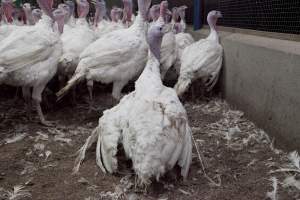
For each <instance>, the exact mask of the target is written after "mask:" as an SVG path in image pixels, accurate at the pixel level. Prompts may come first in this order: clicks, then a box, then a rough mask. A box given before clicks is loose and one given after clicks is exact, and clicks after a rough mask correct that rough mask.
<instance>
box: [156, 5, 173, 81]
mask: <svg viewBox="0 0 300 200" xmlns="http://www.w3.org/2000/svg"><path fill="white" fill-rule="evenodd" d="M155 9H158V11H157V10H156V11H155ZM152 12H153V13H152V14H151V16H152V20H153V21H154V22H155V19H157V12H159V7H158V6H153V10H152ZM171 14H172V13H169V12H168V13H167V15H166V16H165V21H167V22H168V21H169V20H168V19H167V18H168V17H169V16H171ZM172 15H173V14H172ZM166 27H167V30H168V31H167V33H166V34H165V35H164V37H163V40H162V45H161V60H160V63H161V78H162V79H164V77H165V75H166V73H167V71H168V70H169V69H170V68H171V67H172V66H173V64H174V63H175V60H176V40H175V34H174V31H173V25H172V23H168V24H167V25H166Z"/></svg>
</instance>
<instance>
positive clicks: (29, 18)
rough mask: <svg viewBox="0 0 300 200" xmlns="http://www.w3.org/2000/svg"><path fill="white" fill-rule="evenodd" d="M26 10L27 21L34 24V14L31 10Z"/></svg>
mask: <svg viewBox="0 0 300 200" xmlns="http://www.w3.org/2000/svg"><path fill="white" fill-rule="evenodd" d="M24 12H25V16H26V19H27V23H28V24H29V25H34V20H33V15H32V12H31V10H24Z"/></svg>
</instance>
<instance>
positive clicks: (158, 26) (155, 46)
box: [147, 1, 168, 60]
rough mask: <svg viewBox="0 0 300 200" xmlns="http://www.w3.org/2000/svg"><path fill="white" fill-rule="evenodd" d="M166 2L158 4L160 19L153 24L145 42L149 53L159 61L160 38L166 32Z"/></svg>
mask: <svg viewBox="0 0 300 200" xmlns="http://www.w3.org/2000/svg"><path fill="white" fill-rule="evenodd" d="M167 8H168V2H167V1H163V2H161V4H160V17H159V19H158V20H157V21H156V22H154V23H153V24H152V25H151V27H150V28H149V30H148V35H147V42H148V44H149V48H150V51H151V52H152V54H153V55H154V56H155V57H156V59H157V60H160V48H161V42H162V38H163V36H164V33H165V32H166V29H165V28H166V27H165V20H164V18H165V17H166V14H167Z"/></svg>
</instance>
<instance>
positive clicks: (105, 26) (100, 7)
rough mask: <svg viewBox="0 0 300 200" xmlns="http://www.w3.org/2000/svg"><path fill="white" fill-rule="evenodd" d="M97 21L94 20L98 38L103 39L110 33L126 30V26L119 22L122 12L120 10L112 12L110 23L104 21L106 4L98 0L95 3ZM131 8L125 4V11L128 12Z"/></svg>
mask: <svg viewBox="0 0 300 200" xmlns="http://www.w3.org/2000/svg"><path fill="white" fill-rule="evenodd" d="M94 3H95V9H96V12H95V19H94V26H95V32H96V35H97V37H98V38H100V37H102V36H103V35H105V34H107V33H110V32H112V31H115V30H121V29H124V28H126V27H125V25H124V24H123V23H122V22H121V21H119V20H118V19H119V18H120V14H121V12H122V11H121V10H120V9H119V8H115V7H114V8H113V9H112V10H111V13H110V16H111V19H112V21H108V20H105V19H104V16H105V15H106V4H105V1H104V0H96V1H95V2H94ZM127 6H129V5H128V4H124V10H126V11H128V9H127V8H126V7H127Z"/></svg>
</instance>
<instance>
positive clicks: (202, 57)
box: [175, 11, 223, 96]
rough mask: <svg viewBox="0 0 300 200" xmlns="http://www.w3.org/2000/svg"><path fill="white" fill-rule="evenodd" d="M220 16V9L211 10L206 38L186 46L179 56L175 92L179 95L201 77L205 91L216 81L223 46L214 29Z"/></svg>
mask: <svg viewBox="0 0 300 200" xmlns="http://www.w3.org/2000/svg"><path fill="white" fill-rule="evenodd" d="M220 17H222V14H221V12H220V11H211V12H209V14H208V16H207V22H208V24H209V26H210V34H209V36H208V37H207V38H206V39H201V40H199V41H198V42H195V43H193V44H191V45H190V46H188V47H186V48H185V49H184V51H183V53H182V56H181V68H180V75H179V78H178V82H177V83H176V85H175V89H176V92H177V94H178V95H179V96H181V95H182V94H183V93H184V92H185V91H186V90H187V89H188V88H189V86H190V84H191V83H192V81H194V80H197V79H201V81H202V82H203V83H204V84H205V88H206V90H207V91H211V90H212V88H213V87H214V86H215V84H216V83H217V81H218V77H219V73H220V70H221V66H222V59H223V47H222V46H221V45H220V43H219V36H218V33H217V31H216V23H217V20H218V18H220Z"/></svg>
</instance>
